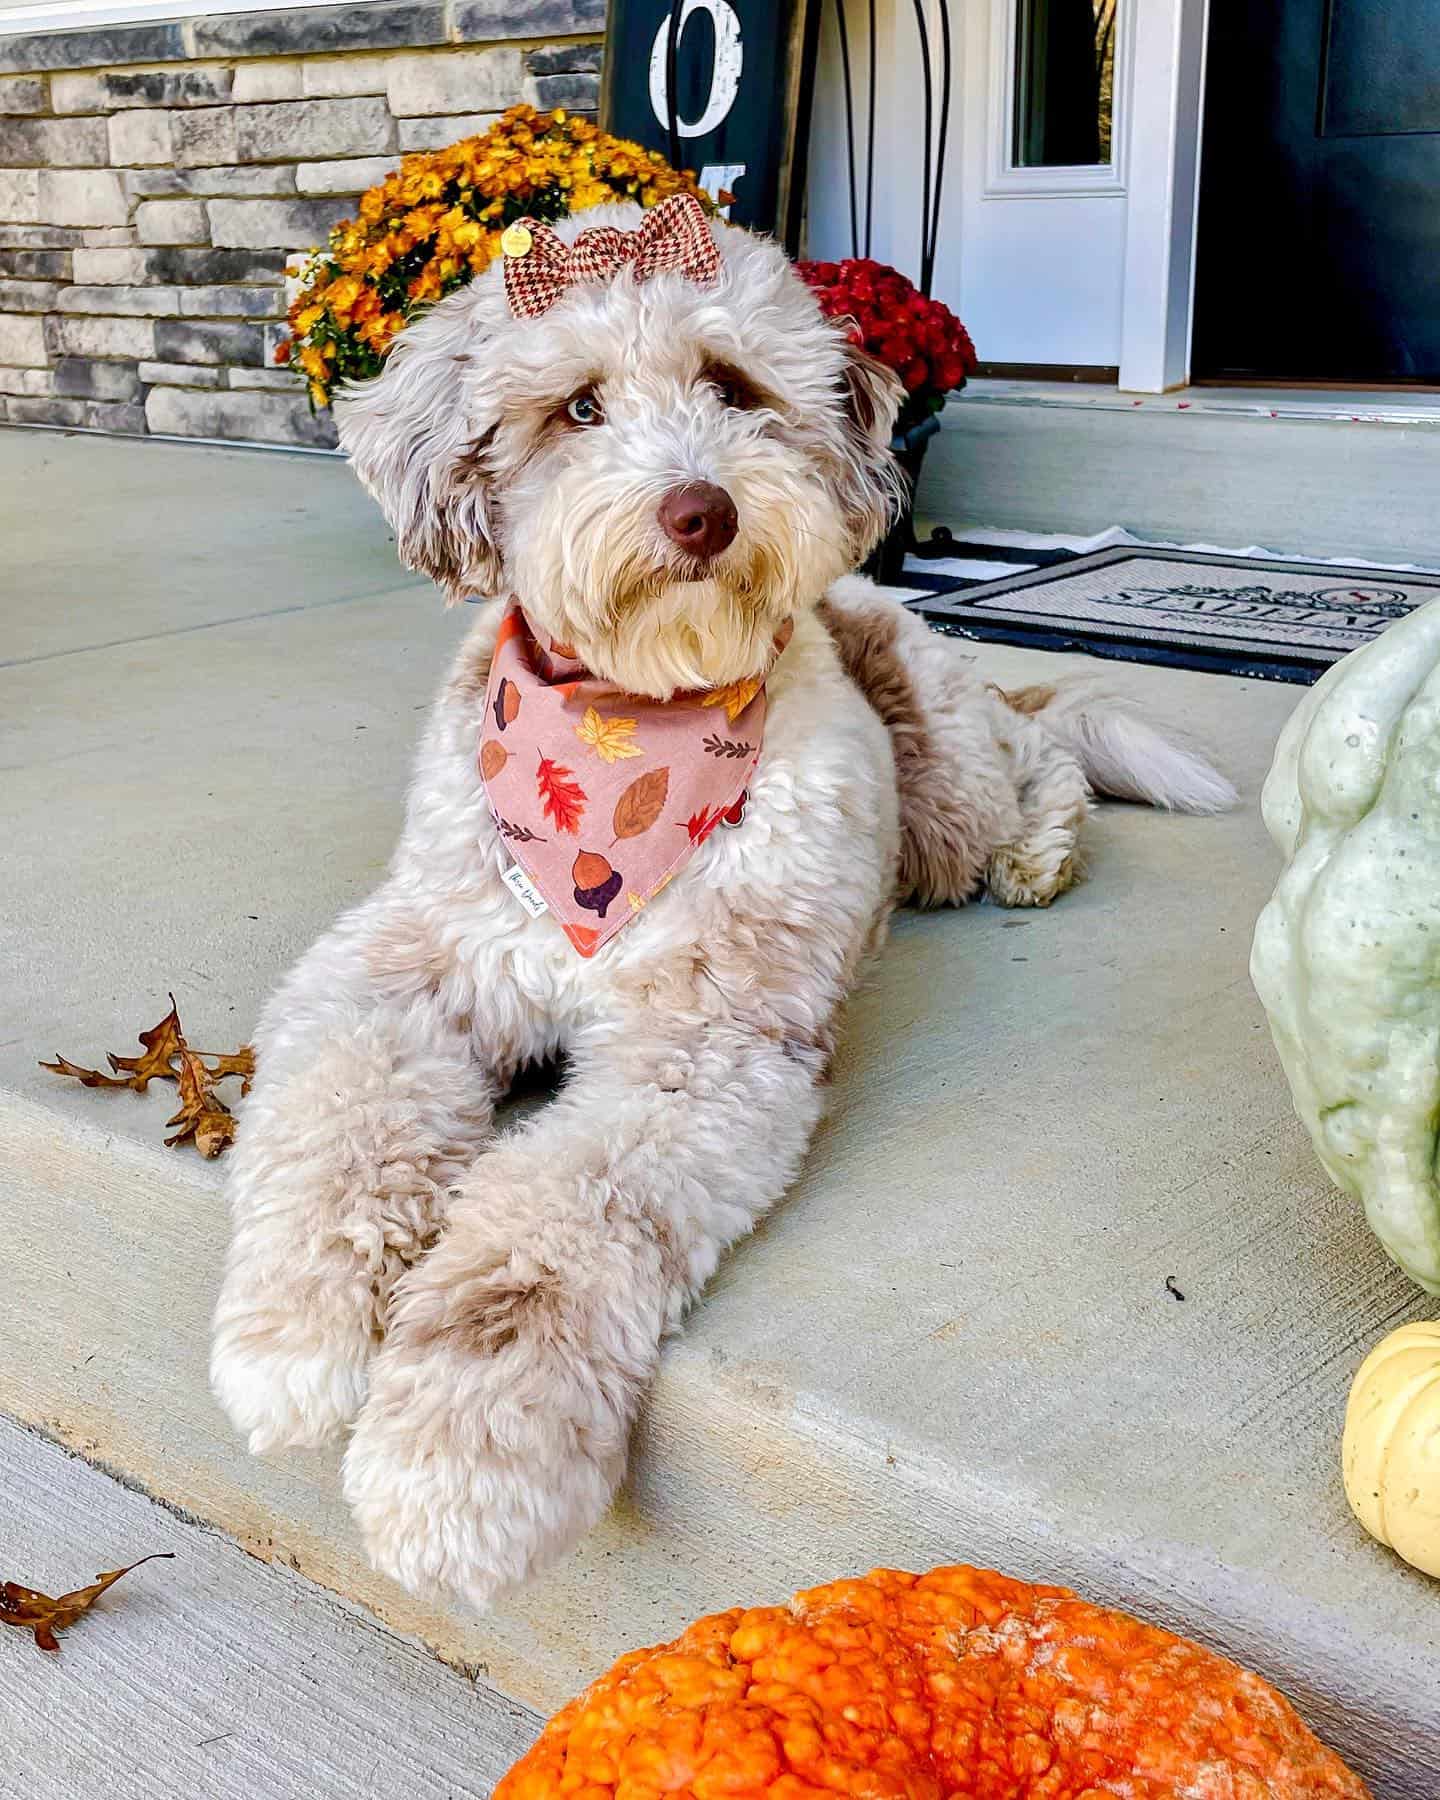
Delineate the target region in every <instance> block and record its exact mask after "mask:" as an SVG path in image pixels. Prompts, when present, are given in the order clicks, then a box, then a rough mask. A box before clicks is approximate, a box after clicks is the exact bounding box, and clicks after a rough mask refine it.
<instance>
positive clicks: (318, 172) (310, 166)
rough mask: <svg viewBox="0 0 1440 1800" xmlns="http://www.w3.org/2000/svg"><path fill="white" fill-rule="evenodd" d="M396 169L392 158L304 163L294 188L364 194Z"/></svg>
mask: <svg viewBox="0 0 1440 1800" xmlns="http://www.w3.org/2000/svg"><path fill="white" fill-rule="evenodd" d="M394 167H395V158H394V157H393V156H361V157H353V158H350V159H348V160H343V161H340V162H318V163H301V164H300V166H299V168H298V169H296V171H295V185H296V187H297V188H299V190H300V192H301V193H302V194H363V193H364V192H365V190H366V188H372V187H374V186H375V185H376V184H377V183H378V182H381V181H383V180H384V179H385V177H386V176H387V175H388V174H389V173H390V171H391V170H392V169H393V168H394Z"/></svg>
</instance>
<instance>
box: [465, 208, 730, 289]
mask: <svg viewBox="0 0 1440 1800" xmlns="http://www.w3.org/2000/svg"><path fill="white" fill-rule="evenodd" d="M500 248H501V250H502V251H503V252H504V254H505V298H506V299H507V300H508V301H509V302H510V311H511V313H512V314H513V316H514V317H515V318H517V319H538V318H539V317H540V315H541V314H542V313H546V312H548V311H549V310H550V308H551V307H552V306H553V305H554V304H555V302H556V301H557V300H558V299H559V298H560V296H561V295H562V294H563V293H564V292H565V290H566V289H567V288H570V287H573V286H574V285H575V283H576V282H577V281H605V280H607V279H608V278H609V277H610V276H612V275H618V274H619V272H620V270H621V269H623V268H625V267H626V266H627V265H628V266H629V267H630V268H631V269H633V270H634V273H635V279H636V280H637V281H648V280H649V279H650V278H651V277H652V276H654V275H683V276H685V278H686V279H687V280H688V281H693V282H694V283H695V284H696V285H697V286H698V287H709V286H711V285H712V284H713V283H714V282H716V281H718V280H719V278H720V270H721V267H722V263H721V258H720V251H719V248H718V247H717V245H716V243H715V234H714V233H713V232H712V231H711V229H710V220H709V219H708V218H707V217H706V214H705V208H704V207H703V206H701V204H700V202H699V201H698V200H697V199H696V198H695V196H694V195H693V194H672V195H671V196H670V198H669V199H668V200H662V201H661V202H660V204H659V205H658V206H657V207H654V208H652V209H651V211H649V212H648V213H646V215H645V217H644V218H643V219H642V220H641V222H640V224H639V225H638V226H637V227H636V229H635V230H634V231H619V230H617V229H616V228H615V227H614V226H613V225H596V226H592V227H591V228H590V229H589V230H588V231H582V232H581V233H580V235H579V236H578V237H577V238H576V239H575V241H574V243H573V244H566V243H562V241H561V240H560V238H559V237H558V236H557V234H556V233H555V232H554V231H552V230H551V229H550V227H549V226H548V225H545V224H542V223H541V221H540V220H539V219H517V220H516V221H515V223H514V224H513V225H510V226H507V228H506V230H505V232H504V234H503V236H502V237H501V239H500Z"/></svg>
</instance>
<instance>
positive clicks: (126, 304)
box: [55, 286, 180, 319]
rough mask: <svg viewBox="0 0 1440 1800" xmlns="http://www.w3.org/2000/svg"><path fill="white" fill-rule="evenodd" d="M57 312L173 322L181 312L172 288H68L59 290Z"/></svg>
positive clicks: (177, 293)
mask: <svg viewBox="0 0 1440 1800" xmlns="http://www.w3.org/2000/svg"><path fill="white" fill-rule="evenodd" d="M55 310H56V312H62V313H101V314H106V315H110V316H114V315H117V314H118V315H120V316H122V317H124V318H132V319H173V318H174V317H175V315H176V314H177V313H178V312H179V311H180V290H179V288H173V287H152V286H146V287H119V286H115V287H68V288H64V289H62V290H61V292H60V295H59V297H58V299H57V300H56V303H55Z"/></svg>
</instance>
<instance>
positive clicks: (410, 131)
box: [399, 112, 500, 150]
mask: <svg viewBox="0 0 1440 1800" xmlns="http://www.w3.org/2000/svg"><path fill="white" fill-rule="evenodd" d="M499 117H500V115H499V113H498V112H489V113H461V114H460V116H459V117H458V118H457V117H453V116H451V117H442V118H438V119H401V120H400V122H399V124H400V148H401V149H402V150H443V149H444V148H445V146H446V145H447V144H454V143H458V142H459V140H460V139H461V138H467V137H478V136H479V134H480V133H481V132H482V131H488V130H489V129H490V127H491V126H492V125H493V124H494V123H495V121H496V120H497V119H498V118H499Z"/></svg>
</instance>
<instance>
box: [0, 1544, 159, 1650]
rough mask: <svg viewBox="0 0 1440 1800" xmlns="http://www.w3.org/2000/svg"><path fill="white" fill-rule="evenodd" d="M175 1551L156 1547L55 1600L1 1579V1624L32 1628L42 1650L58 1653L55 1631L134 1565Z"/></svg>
mask: <svg viewBox="0 0 1440 1800" xmlns="http://www.w3.org/2000/svg"><path fill="white" fill-rule="evenodd" d="M174 1554H175V1553H174V1551H172V1550H157V1551H156V1552H155V1554H154V1555H153V1556H142V1557H141V1558H140V1562H133V1563H131V1564H129V1566H128V1567H126V1568H123V1569H111V1571H110V1572H109V1574H108V1575H97V1576H96V1577H95V1580H94V1581H93V1582H92V1583H91V1585H90V1586H89V1587H86V1588H76V1590H75V1591H74V1593H73V1594H61V1595H59V1596H58V1598H56V1599H53V1600H52V1599H51V1597H50V1596H49V1594H41V1593H37V1592H36V1590H35V1589H34V1588H27V1587H21V1585H20V1583H19V1582H18V1581H0V1625H16V1626H18V1627H19V1628H20V1629H21V1630H22V1631H29V1632H33V1634H34V1637H35V1642H36V1643H37V1644H38V1645H39V1646H40V1648H41V1649H42V1650H48V1651H50V1652H51V1653H52V1655H53V1654H57V1653H58V1652H59V1649H60V1642H59V1639H58V1638H57V1637H56V1636H55V1633H56V1632H57V1631H64V1630H66V1629H67V1627H69V1626H71V1625H73V1624H74V1623H75V1621H76V1620H77V1619H79V1618H82V1617H83V1616H84V1615H85V1614H86V1613H87V1612H89V1610H90V1608H91V1607H92V1606H93V1605H94V1604H95V1602H96V1601H97V1600H98V1599H99V1598H100V1596H101V1595H102V1594H103V1593H104V1592H105V1590H106V1588H108V1587H113V1586H114V1585H115V1583H116V1582H117V1581H118V1580H119V1579H120V1577H121V1576H122V1575H128V1574H129V1573H130V1570H131V1569H138V1568H139V1567H140V1563H147V1562H172V1561H173V1560H174Z"/></svg>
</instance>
